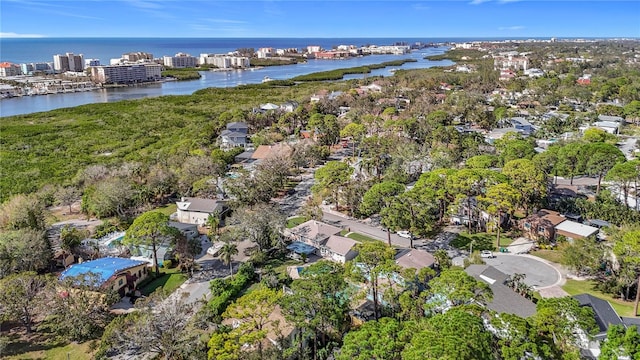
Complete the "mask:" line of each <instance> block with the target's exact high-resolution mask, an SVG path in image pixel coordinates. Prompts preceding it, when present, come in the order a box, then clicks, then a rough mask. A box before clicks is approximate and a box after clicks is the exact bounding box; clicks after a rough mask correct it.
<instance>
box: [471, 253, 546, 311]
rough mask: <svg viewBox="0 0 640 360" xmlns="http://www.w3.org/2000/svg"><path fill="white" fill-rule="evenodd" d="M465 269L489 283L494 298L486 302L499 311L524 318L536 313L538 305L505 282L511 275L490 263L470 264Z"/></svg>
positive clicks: (492, 308)
mask: <svg viewBox="0 0 640 360" xmlns="http://www.w3.org/2000/svg"><path fill="white" fill-rule="evenodd" d="M464 271H465V272H466V273H467V274H469V275H471V276H473V277H474V278H475V279H476V280H479V281H482V282H484V283H486V284H488V285H489V287H490V288H491V291H492V292H493V299H492V300H491V301H489V302H487V303H486V304H484V305H485V306H486V307H487V308H488V309H490V310H493V311H495V312H497V313H507V314H513V315H518V316H520V317H523V318H527V317H530V316H532V315H534V314H535V313H536V305H535V304H534V303H533V302H532V301H531V300H529V299H527V298H525V297H524V296H522V295H520V294H518V293H517V292H515V291H513V289H511V288H510V287H508V286H507V285H506V284H505V283H506V281H507V279H508V278H509V276H508V275H507V274H505V273H503V272H502V271H500V270H498V269H496V268H494V267H493V266H489V265H477V264H472V265H469V267H467V268H466V269H464Z"/></svg>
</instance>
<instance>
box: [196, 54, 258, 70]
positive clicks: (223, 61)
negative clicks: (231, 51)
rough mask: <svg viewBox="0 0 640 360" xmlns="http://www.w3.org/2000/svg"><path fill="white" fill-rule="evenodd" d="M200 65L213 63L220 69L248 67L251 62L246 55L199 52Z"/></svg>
mask: <svg viewBox="0 0 640 360" xmlns="http://www.w3.org/2000/svg"><path fill="white" fill-rule="evenodd" d="M199 62H200V65H205V64H206V65H213V66H215V67H217V68H220V69H231V68H237V69H242V68H248V67H250V66H251V62H250V60H249V58H248V57H246V56H234V55H224V54H200V59H199Z"/></svg>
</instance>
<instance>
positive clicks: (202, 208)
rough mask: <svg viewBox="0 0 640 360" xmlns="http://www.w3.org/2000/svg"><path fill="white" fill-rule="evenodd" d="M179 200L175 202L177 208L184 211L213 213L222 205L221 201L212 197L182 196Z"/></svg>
mask: <svg viewBox="0 0 640 360" xmlns="http://www.w3.org/2000/svg"><path fill="white" fill-rule="evenodd" d="M181 200H182V201H178V202H177V203H176V204H177V205H178V209H179V210H184V211H195V212H206V213H213V212H214V211H216V210H220V208H221V207H222V206H223V205H222V203H221V202H219V201H217V200H213V199H203V198H192V197H184V198H182V199H181Z"/></svg>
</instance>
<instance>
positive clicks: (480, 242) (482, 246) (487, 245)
mask: <svg viewBox="0 0 640 360" xmlns="http://www.w3.org/2000/svg"><path fill="white" fill-rule="evenodd" d="M471 241H474V244H473V250H496V247H495V245H496V234H489V233H477V234H468V233H460V234H458V236H457V237H456V238H455V239H453V240H451V242H450V244H451V246H453V247H455V248H458V249H464V250H469V248H470V245H469V244H470V243H471ZM512 242H513V239H511V238H509V237H507V236H504V235H503V234H501V235H500V246H501V247H506V246H508V245H509V244H511V243H512Z"/></svg>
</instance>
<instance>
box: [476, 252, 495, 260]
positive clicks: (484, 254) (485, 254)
mask: <svg viewBox="0 0 640 360" xmlns="http://www.w3.org/2000/svg"><path fill="white" fill-rule="evenodd" d="M480 257H483V258H487V259H493V258H494V257H496V256H495V255H493V252H491V251H489V250H482V251H481V252H480Z"/></svg>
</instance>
